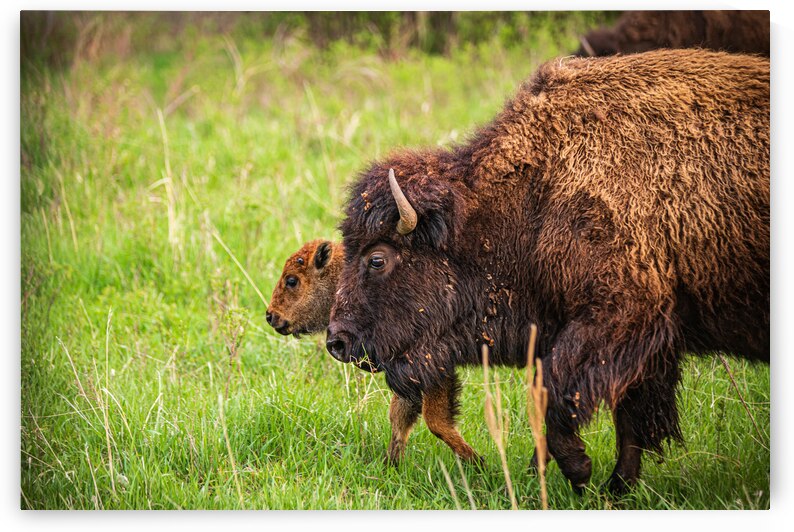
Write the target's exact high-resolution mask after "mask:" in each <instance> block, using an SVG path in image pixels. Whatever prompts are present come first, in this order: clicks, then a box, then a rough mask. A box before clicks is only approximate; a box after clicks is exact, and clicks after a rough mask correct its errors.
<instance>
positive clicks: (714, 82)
mask: <svg viewBox="0 0 794 532" xmlns="http://www.w3.org/2000/svg"><path fill="white" fill-rule="evenodd" d="M392 169H393V170H392ZM345 213H346V216H345V219H344V221H343V222H342V225H341V230H342V234H343V237H344V247H345V260H344V266H343V270H342V274H341V277H340V281H339V286H338V290H337V295H336V299H335V301H334V304H333V308H332V310H331V321H330V323H329V326H328V337H327V339H328V341H327V347H328V350H329V352H330V353H331V355H332V356H334V357H335V358H337V359H339V360H341V361H345V362H347V361H351V360H352V361H357V360H360V359H362V358H363V357H364V356H365V355H366V356H367V357H368V358H369V360H371V361H372V363H373V364H375V365H376V366H377V367H378V368H379V369H382V370H383V371H384V372H385V375H386V382H387V383H388V385H389V387H390V388H391V389H392V390H394V391H395V393H396V395H397V398H396V399H395V401H393V402H392V407H391V408H390V417H391V418H392V423H393V429H392V431H393V434H397V439H398V440H399V441H398V442H397V443H396V444H394V445H393V446H390V450H392V449H393V448H394V447H395V446H396V448H397V450H399V449H400V446H401V445H404V440H405V438H407V434H408V432H409V430H410V427H411V425H412V424H413V422H414V421H415V420H416V418H417V416H418V413H419V412H420V411H421V410H422V409H423V408H424V409H425V410H427V411H432V412H441V413H442V414H441V415H439V416H438V417H437V418H434V422H436V424H435V425H434V427H431V429H432V430H433V432H434V433H436V434H437V435H438V436H439V437H440V438H441V439H443V440H444V441H445V442H447V443H448V444H449V445H450V446H451V447H452V448H453V449H454V450H455V451H456V452H457V453H458V454H460V455H462V456H464V457H470V456H473V451H471V448H470V447H468V445H465V442H463V440H462V438H460V435H458V434H457V431H455V430H454V424H453V418H452V416H451V415H449V413H450V412H454V406H455V404H456V401H457V393H458V384H457V379H456V376H455V368H456V366H458V365H462V364H478V363H480V356H479V353H480V352H481V346H482V345H486V346H488V347H489V348H490V350H491V355H490V360H491V362H492V363H493V364H504V365H512V366H519V367H521V366H524V365H525V364H526V353H527V343H528V331H529V326H530V324H533V323H534V324H537V325H538V338H539V343H538V346H537V354H538V356H539V357H540V359H541V360H542V362H543V368H544V380H545V384H546V386H547V387H548V391H549V397H548V411H547V415H546V426H547V442H548V448H549V451H550V452H551V454H552V455H553V456H554V458H555V460H556V461H557V463H558V464H559V468H560V471H561V472H562V473H563V474H564V475H565V476H566V477H567V478H568V479H569V480H570V482H571V484H572V485H573V486H574V487H575V488H577V489H581V487H583V486H584V485H585V484H586V483H587V482H588V481H589V479H590V475H591V462H590V458H589V457H588V456H587V454H586V453H585V445H584V442H583V441H582V440H581V438H580V437H579V429H580V427H582V426H583V425H584V424H586V423H588V422H589V421H590V420H591V418H592V416H593V412H594V410H595V409H596V407H598V405H599V404H601V403H602V402H603V403H606V405H607V406H608V407H609V408H610V409H611V410H612V412H613V415H614V419H615V428H616V434H617V450H618V458H617V464H616V465H615V468H614V470H613V473H612V476H611V477H610V483H609V485H610V488H611V489H612V490H613V491H617V492H620V491H623V490H625V489H626V488H627V487H628V486H630V485H631V484H633V483H634V482H635V481H636V479H637V478H638V475H639V472H640V461H641V456H642V452H643V451H644V450H652V451H656V452H661V451H662V444H663V443H664V442H665V441H666V440H669V439H680V438H681V432H680V428H679V422H678V411H677V408H676V389H677V386H678V383H679V380H680V369H679V368H680V361H681V358H682V357H683V356H684V354H685V353H695V354H708V353H713V352H715V351H722V352H726V353H732V354H735V355H739V356H743V357H746V358H748V359H751V360H760V361H765V362H768V361H769V60H768V59H765V58H760V57H757V56H747V55H739V54H727V53H720V52H710V51H705V50H663V51H654V52H647V53H644V54H634V55H627V56H617V57H607V58H588V59H578V58H574V59H568V60H554V61H552V62H549V63H546V64H544V65H542V66H541V67H540V68H539V69H538V71H537V73H536V74H535V75H534V76H533V77H532V78H531V79H530V80H529V81H528V82H526V83H525V84H524V85H523V86H522V87H521V88H520V89H519V91H518V93H517V94H516V95H515V97H514V98H513V99H512V100H511V101H509V102H508V103H507V104H506V105H505V107H504V110H503V111H502V112H501V113H500V114H499V115H498V116H497V117H496V118H495V119H494V120H493V121H492V122H491V123H490V124H488V125H486V126H485V127H483V128H482V129H480V130H479V131H478V132H477V133H476V134H474V135H473V136H472V137H471V138H470V140H468V141H467V142H465V143H463V144H461V145H459V146H455V147H453V148H451V149H428V150H424V151H404V152H401V153H397V154H394V155H392V156H391V157H389V158H387V159H385V160H383V161H380V162H376V163H374V164H372V165H371V166H370V167H369V168H368V169H367V170H366V171H364V172H363V173H362V174H361V175H360V176H359V178H358V180H357V182H356V183H355V184H354V186H353V188H352V195H351V197H350V200H349V201H348V204H347V207H346V211H345ZM445 416H446V417H445ZM427 420H428V425H430V419H427ZM395 422H396V424H397V427H396V428H395V427H394V424H395ZM395 431H396V432H395ZM393 441H394V438H393Z"/></svg>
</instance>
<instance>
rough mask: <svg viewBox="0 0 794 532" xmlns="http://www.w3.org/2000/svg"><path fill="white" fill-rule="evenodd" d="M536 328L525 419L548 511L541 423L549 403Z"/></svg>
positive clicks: (533, 328) (532, 336) (532, 335)
mask: <svg viewBox="0 0 794 532" xmlns="http://www.w3.org/2000/svg"><path fill="white" fill-rule="evenodd" d="M537 334H538V328H537V327H536V326H535V325H534V324H533V325H532V326H531V327H530V332H529V347H528V348H527V417H528V418H529V427H530V428H531V429H532V437H533V438H534V439H535V451H536V456H537V458H538V476H539V478H540V501H541V505H542V507H543V509H544V510H548V509H549V500H548V496H547V494H546V457H547V456H548V448H547V447H546V436H545V435H544V434H543V421H544V419H545V418H546V409H547V408H548V403H549V392H548V390H547V389H546V387H545V386H543V362H542V361H540V360H538V359H536V358H535V341H536V339H537ZM533 365H534V366H535V367H536V370H535V378H534V379H533V378H532V373H531V371H530V370H531V368H532V366H533Z"/></svg>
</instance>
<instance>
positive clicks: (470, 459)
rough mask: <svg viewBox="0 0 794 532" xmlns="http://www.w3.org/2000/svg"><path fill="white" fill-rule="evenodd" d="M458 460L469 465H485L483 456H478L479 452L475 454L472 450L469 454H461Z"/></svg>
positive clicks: (480, 466)
mask: <svg viewBox="0 0 794 532" xmlns="http://www.w3.org/2000/svg"><path fill="white" fill-rule="evenodd" d="M460 460H461V461H462V462H463V463H464V464H470V465H473V466H476V467H478V468H480V469H482V468H484V467H485V458H483V457H482V456H480V455H479V454H477V453H475V452H472V453H471V454H469V455H466V456H461V457H460Z"/></svg>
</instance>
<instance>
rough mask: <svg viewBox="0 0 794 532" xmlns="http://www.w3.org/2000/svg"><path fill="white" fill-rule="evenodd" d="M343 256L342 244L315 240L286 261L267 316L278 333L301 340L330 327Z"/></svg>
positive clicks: (304, 245) (271, 298)
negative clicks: (298, 337) (332, 305)
mask: <svg viewBox="0 0 794 532" xmlns="http://www.w3.org/2000/svg"><path fill="white" fill-rule="evenodd" d="M343 255H344V250H343V248H342V245H341V244H337V243H334V242H329V241H327V240H312V241H311V242H306V243H305V244H303V246H301V248H300V249H299V250H298V251H296V252H295V253H293V254H292V255H291V256H290V258H288V259H287V262H285V263H284V269H283V271H282V272H281V277H279V280H278V283H276V287H275V288H274V289H273V295H272V296H271V297H270V305H269V306H268V308H267V314H266V318H267V322H268V323H269V324H270V326H271V327H273V328H274V329H275V330H276V332H278V333H279V334H283V335H288V334H293V335H295V336H298V335H300V334H310V333H316V332H321V331H323V330H325V328H326V327H328V317H329V315H330V313H331V304H332V303H333V302H334V295H335V293H336V284H337V281H338V280H339V273H340V272H341V270H342V261H343Z"/></svg>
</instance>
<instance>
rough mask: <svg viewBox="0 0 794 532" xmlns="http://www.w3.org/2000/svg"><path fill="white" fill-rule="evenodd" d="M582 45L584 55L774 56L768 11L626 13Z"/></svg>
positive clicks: (577, 53)
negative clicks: (701, 52) (677, 51)
mask: <svg viewBox="0 0 794 532" xmlns="http://www.w3.org/2000/svg"><path fill="white" fill-rule="evenodd" d="M581 42H582V46H581V47H580V48H579V50H577V52H576V55H579V56H604V55H614V54H617V53H623V54H631V53H636V52H647V51H649V50H656V49H658V48H709V49H711V50H722V51H726V52H741V53H751V54H761V55H765V56H767V57H769V11H626V12H625V13H623V15H621V16H620V18H619V19H618V20H617V22H616V23H615V25H614V26H612V27H611V28H600V29H597V30H593V31H591V32H589V33H588V34H587V35H585V36H584V37H582V38H581Z"/></svg>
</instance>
